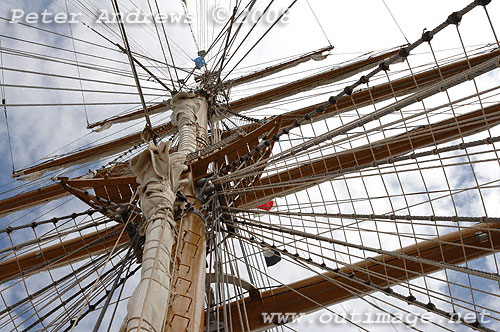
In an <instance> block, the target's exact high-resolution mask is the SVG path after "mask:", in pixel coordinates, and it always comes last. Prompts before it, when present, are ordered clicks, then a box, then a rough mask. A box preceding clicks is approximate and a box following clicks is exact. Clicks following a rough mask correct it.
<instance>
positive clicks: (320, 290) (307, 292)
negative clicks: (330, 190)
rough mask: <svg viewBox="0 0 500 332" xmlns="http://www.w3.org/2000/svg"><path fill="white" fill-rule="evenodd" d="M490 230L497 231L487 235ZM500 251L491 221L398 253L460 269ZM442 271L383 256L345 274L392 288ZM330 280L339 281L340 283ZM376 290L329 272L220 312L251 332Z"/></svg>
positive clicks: (499, 229) (499, 231) (499, 233)
mask: <svg viewBox="0 0 500 332" xmlns="http://www.w3.org/2000/svg"><path fill="white" fill-rule="evenodd" d="M486 229H491V230H490V231H485V230H486ZM498 249H500V223H495V224H490V223H489V224H477V225H476V226H471V227H467V228H463V229H462V230H460V231H456V232H452V233H448V234H446V235H442V236H439V237H438V238H434V239H431V240H426V241H421V242H418V243H417V244H414V245H411V246H408V247H405V248H403V249H402V250H398V251H396V252H398V253H403V254H406V255H409V256H418V257H421V258H427V259H430V260H433V261H437V262H445V263H449V264H456V265H458V264H462V263H465V262H469V261H471V260H473V259H477V258H480V257H483V256H486V255H491V254H493V253H494V252H495V250H498ZM327 265H328V264H327ZM440 269H441V268H440V267H438V266H435V265H426V264H421V263H417V262H415V261H412V260H408V259H406V260H405V259H401V258H396V257H394V256H390V255H381V256H376V257H373V258H370V259H367V260H363V261H359V262H357V263H354V264H353V266H352V267H351V266H346V267H343V268H341V269H340V272H341V273H344V274H351V273H352V272H354V273H355V276H356V277H357V278H360V279H362V280H364V281H368V280H370V281H371V283H372V284H373V285H375V286H379V287H382V288H387V287H391V286H394V285H397V284H398V283H401V282H404V281H406V280H410V279H414V278H417V277H419V276H421V275H426V274H430V273H433V272H437V271H439V270H440ZM327 278H330V280H331V279H333V280H334V282H331V281H330V280H328V279H327ZM374 291H375V290H374V289H373V287H370V286H369V285H366V284H360V283H358V282H356V281H353V280H352V279H350V278H346V277H344V276H339V275H338V274H336V273H333V272H327V273H325V274H323V275H317V276H313V277H310V278H307V279H304V280H300V281H297V282H294V283H292V284H288V285H285V286H281V287H276V288H273V289H271V290H268V291H265V292H263V293H261V298H260V299H258V300H255V299H253V298H252V297H246V298H245V299H243V300H239V301H234V302H232V303H230V304H228V305H227V306H226V307H225V308H220V309H219V311H220V317H221V319H223V318H222V317H224V315H223V313H222V311H223V310H227V312H228V313H229V317H228V320H227V324H228V325H229V326H230V330H231V331H234V332H239V331H243V330H242V326H245V331H247V330H246V321H248V323H249V324H250V331H263V330H266V329H270V328H273V327H276V325H275V324H274V323H272V322H267V323H265V322H264V320H263V319H262V314H263V313H273V312H277V313H285V312H294V313H310V312H313V311H317V310H320V309H323V308H324V307H325V306H329V305H332V304H335V303H340V302H343V301H347V300H350V299H356V298H358V297H362V296H365V295H367V294H370V293H373V292H374ZM405 295H407V294H405ZM243 301H244V304H243ZM238 306H239V308H241V307H244V308H245V311H246V315H247V318H248V319H247V320H245V322H243V324H242V322H241V321H240V317H239V315H238V314H239V310H238Z"/></svg>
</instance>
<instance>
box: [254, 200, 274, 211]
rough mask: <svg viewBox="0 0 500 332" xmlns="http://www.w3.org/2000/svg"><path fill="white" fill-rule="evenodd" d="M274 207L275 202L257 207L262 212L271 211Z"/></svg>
mask: <svg viewBox="0 0 500 332" xmlns="http://www.w3.org/2000/svg"><path fill="white" fill-rule="evenodd" d="M273 206H274V202H273V201H270V202H267V203H264V204H262V205H259V206H257V208H258V209H261V210H266V211H269V210H271V209H272V208H273Z"/></svg>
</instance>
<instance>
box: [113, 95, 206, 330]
mask: <svg viewBox="0 0 500 332" xmlns="http://www.w3.org/2000/svg"><path fill="white" fill-rule="evenodd" d="M172 107H173V110H174V112H173V113H172V123H173V124H174V125H176V126H178V133H179V144H178V149H177V152H172V151H171V148H170V143H164V142H163V143H161V144H160V145H159V146H158V147H156V146H153V145H150V146H149V147H148V149H147V150H145V151H144V152H142V153H141V154H140V155H138V156H136V157H134V158H133V159H132V160H131V163H130V165H131V169H132V172H133V173H134V175H136V176H137V182H138V183H139V188H138V194H139V197H140V204H141V209H142V212H143V214H144V217H145V222H144V223H143V224H142V226H141V228H140V231H139V232H140V234H141V235H144V236H145V244H144V251H143V256H142V270H141V280H140V282H139V285H138V286H137V288H136V289H135V291H134V293H133V295H132V297H131V298H130V300H129V302H128V305H127V316H126V319H125V321H124V324H123V326H122V330H123V331H127V332H130V331H151V332H160V331H163V330H164V325H165V322H166V323H167V326H171V327H172V329H169V330H171V331H179V329H178V328H177V326H180V324H184V325H186V326H184V327H183V329H182V330H187V328H188V325H189V324H190V323H191V326H193V323H195V321H193V320H190V319H189V318H187V319H186V320H187V324H186V323H185V322H184V321H185V320H184V319H183V314H186V309H185V308H186V306H185V304H186V303H184V302H185V301H183V299H184V298H187V299H188V300H190V301H189V302H191V303H190V306H189V308H191V311H193V313H192V314H191V316H193V317H194V315H195V314H196V313H197V312H199V317H200V318H199V319H198V322H199V324H202V320H201V317H202V315H201V313H202V312H203V294H204V291H203V288H202V289H201V299H200V298H196V299H193V298H191V296H196V293H200V291H199V287H204V267H205V265H204V264H203V263H204V260H205V244H204V242H205V241H204V231H205V230H204V222H203V220H202V219H201V218H199V217H196V216H194V214H193V213H185V212H184V210H183V209H184V208H188V207H189V203H188V205H185V204H184V205H182V206H179V209H177V212H178V213H177V214H175V212H176V208H175V206H176V200H177V196H178V192H179V191H181V190H182V189H183V188H184V187H185V188H184V190H183V196H185V197H189V200H190V201H191V204H192V207H193V208H194V209H196V206H197V205H196V203H195V200H196V199H195V196H194V193H195V190H194V189H193V183H192V181H190V179H191V176H190V175H189V174H190V173H189V172H188V174H187V175H186V176H182V177H181V173H183V172H184V171H186V170H187V169H188V166H186V165H185V162H186V157H187V155H188V154H189V153H192V152H194V151H196V150H197V148H198V142H199V141H200V140H199V139H198V137H206V124H207V116H206V113H207V106H206V102H205V101H204V100H202V99H200V98H197V97H196V96H195V95H194V94H189V93H179V94H177V95H176V96H175V97H174V98H173V100H172ZM174 214H175V215H179V216H180V220H175V217H174ZM193 236H194V239H195V240H196V242H193V240H192V238H193ZM189 245H194V246H195V247H196V248H195V249H194V252H193V249H192V248H190V247H189ZM192 259H195V260H196V261H197V262H196V263H198V264H197V265H194V263H195V262H192V261H191V260H192ZM171 266H174V267H175V269H174V272H173V274H174V278H173V282H172V272H171ZM192 266H196V268H193V269H191V267H192ZM197 268H198V269H201V270H200V271H196V269H197ZM193 272H197V273H193ZM190 279H193V280H190ZM182 281H186V282H187V283H188V286H186V287H184V286H183V285H182ZM193 289H195V290H196V292H193ZM172 290H174V291H175V296H173V297H172V299H171V300H170V301H171V302H172V306H169V299H170V297H171V293H172ZM179 299H180V301H181V302H182V305H176V303H178V302H179ZM198 306H200V308H199V310H197V311H196V308H197V307H198ZM177 307H179V309H177V310H174V309H173V308H177ZM170 308H172V309H173V310H174V312H173V314H169V317H171V316H172V318H170V319H167V312H169V311H170ZM181 308H183V310H182V312H181ZM187 311H189V310H187ZM179 317H180V318H179ZM167 329H168V328H167ZM200 329H201V326H200V327H199V328H198V330H200ZM191 331H194V329H191Z"/></svg>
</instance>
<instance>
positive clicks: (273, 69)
mask: <svg viewBox="0 0 500 332" xmlns="http://www.w3.org/2000/svg"><path fill="white" fill-rule="evenodd" d="M332 49H333V46H328V47H325V48H322V49H320V50H318V51H314V52H311V53H308V54H306V55H304V56H301V57H298V58H296V59H292V60H289V61H286V62H283V63H280V64H277V65H275V66H270V67H267V68H265V69H263V70H259V71H256V72H254V73H251V74H249V75H245V76H242V77H238V78H235V79H234V80H230V81H229V82H227V83H225V84H226V85H228V86H230V87H235V86H237V85H241V84H245V83H250V82H253V81H255V80H260V79H261V78H265V77H267V76H269V75H273V74H276V73H278V72H280V71H282V70H285V69H290V68H292V67H295V66H297V65H299V64H301V63H304V62H307V61H309V60H311V59H312V58H313V57H314V56H315V55H321V54H323V53H324V52H328V51H331V50H332Z"/></svg>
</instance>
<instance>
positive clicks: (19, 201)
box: [0, 176, 137, 217]
mask: <svg viewBox="0 0 500 332" xmlns="http://www.w3.org/2000/svg"><path fill="white" fill-rule="evenodd" d="M64 182H65V183H67V184H69V185H71V186H73V187H77V188H80V189H85V188H94V190H95V191H96V195H97V196H100V197H101V198H104V199H106V200H111V201H113V202H115V203H123V200H124V199H125V200H126V201H127V202H128V199H129V198H130V196H131V193H130V188H132V189H133V188H135V187H137V184H136V183H135V176H123V177H114V178H106V179H103V178H101V179H78V178H77V179H72V180H68V179H65V180H64ZM104 186H107V189H106V190H105V189H104ZM110 186H111V187H110ZM100 187H103V189H102V191H99V188H100ZM113 187H117V190H116V192H115V190H114V188H113ZM71 194H72V193H71V192H69V191H68V190H66V189H65V188H64V187H63V186H62V185H61V184H60V183H54V184H52V185H49V186H47V187H43V188H39V189H35V190H32V191H28V192H26V193H22V194H19V195H16V196H14V197H10V198H7V199H4V200H1V201H0V217H1V216H5V215H8V214H10V213H12V212H16V211H21V210H24V209H29V208H32V207H35V206H38V205H40V204H44V203H47V202H49V201H51V200H55V199H59V198H63V197H67V196H70V195H71Z"/></svg>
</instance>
